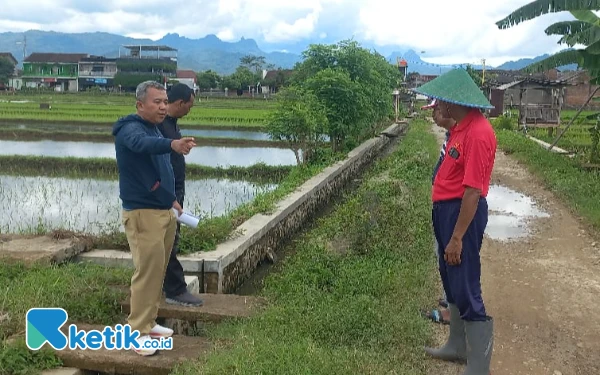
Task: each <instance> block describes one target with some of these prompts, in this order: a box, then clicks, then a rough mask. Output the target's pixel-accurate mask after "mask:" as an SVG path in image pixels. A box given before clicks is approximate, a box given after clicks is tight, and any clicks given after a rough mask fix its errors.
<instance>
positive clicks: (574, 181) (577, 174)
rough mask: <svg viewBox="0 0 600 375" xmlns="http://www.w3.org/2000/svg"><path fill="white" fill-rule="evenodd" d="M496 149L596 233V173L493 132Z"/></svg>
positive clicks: (599, 186)
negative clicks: (520, 166)
mask: <svg viewBox="0 0 600 375" xmlns="http://www.w3.org/2000/svg"><path fill="white" fill-rule="evenodd" d="M496 137H497V138H498V145H499V147H500V148H501V149H502V150H504V151H505V152H507V153H510V155H511V156H512V157H514V158H515V159H517V160H518V161H519V162H521V163H523V164H524V165H526V166H527V168H528V169H529V170H530V171H531V172H532V173H533V174H534V175H535V176H536V177H538V178H539V179H540V180H541V181H543V183H544V184H545V185H546V186H547V187H548V188H549V190H551V191H553V192H554V193H556V194H557V195H558V196H559V197H560V198H561V199H562V200H563V201H565V203H567V205H568V206H569V207H570V208H571V209H572V210H573V211H574V212H575V213H576V214H577V215H579V216H582V217H583V218H585V219H586V220H587V221H588V222H589V224H591V225H592V226H593V227H594V228H595V229H600V173H598V172H593V171H585V170H583V169H582V168H580V167H579V164H578V162H577V161H574V160H571V159H570V158H568V157H567V156H565V155H561V154H557V153H553V152H550V151H548V150H546V149H544V148H543V147H540V146H539V145H537V144H535V143H534V142H532V141H530V140H528V139H527V138H525V137H523V135H521V134H518V133H515V132H511V131H506V130H496Z"/></svg>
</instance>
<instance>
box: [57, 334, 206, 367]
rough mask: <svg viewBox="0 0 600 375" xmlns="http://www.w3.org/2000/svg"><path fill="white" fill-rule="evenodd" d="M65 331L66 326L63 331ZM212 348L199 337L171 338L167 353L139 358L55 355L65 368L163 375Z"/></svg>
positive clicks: (102, 353) (126, 353)
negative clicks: (171, 343) (171, 342)
mask: <svg viewBox="0 0 600 375" xmlns="http://www.w3.org/2000/svg"><path fill="white" fill-rule="evenodd" d="M77 328H78V329H80V330H82V329H83V330H91V329H96V330H99V331H102V330H103V329H104V326H99V325H87V324H77ZM63 330H65V333H67V332H66V331H68V327H67V328H66V329H65V328H63ZM211 347H212V345H211V344H210V343H209V342H208V340H207V339H205V338H202V337H189V336H179V335H175V336H173V348H172V349H171V350H163V351H158V352H157V354H155V355H153V356H149V357H143V356H140V355H139V354H137V353H135V352H134V351H133V350H107V349H99V350H77V349H76V350H70V349H68V348H67V349H65V350H60V351H55V353H56V355H57V356H58V357H59V358H60V359H61V360H62V361H63V365H64V366H65V367H72V368H77V369H82V370H88V371H97V372H102V373H109V374H136V375H137V374H140V375H141V374H144V375H167V374H169V373H170V372H171V370H172V369H173V368H174V367H175V366H176V365H177V364H179V363H181V362H183V361H186V360H195V359H197V358H199V357H201V356H202V355H203V354H204V353H206V351H208V350H210V349H211Z"/></svg>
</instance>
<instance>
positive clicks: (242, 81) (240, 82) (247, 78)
mask: <svg viewBox="0 0 600 375" xmlns="http://www.w3.org/2000/svg"><path fill="white" fill-rule="evenodd" d="M257 82H258V81H257V80H256V75H255V74H253V73H252V72H251V71H250V69H248V68H247V67H245V66H238V68H237V69H236V70H235V72H234V73H233V74H231V75H229V76H225V77H223V79H222V81H221V86H222V87H223V88H225V87H227V88H229V89H235V90H244V89H247V88H248V86H254V85H256V83H257Z"/></svg>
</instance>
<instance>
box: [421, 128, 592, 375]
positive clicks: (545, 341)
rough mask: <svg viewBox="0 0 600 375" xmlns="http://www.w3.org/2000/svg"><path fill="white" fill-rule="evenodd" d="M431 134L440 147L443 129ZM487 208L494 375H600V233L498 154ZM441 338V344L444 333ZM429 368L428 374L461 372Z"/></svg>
mask: <svg viewBox="0 0 600 375" xmlns="http://www.w3.org/2000/svg"><path fill="white" fill-rule="evenodd" d="M432 131H433V132H434V134H436V136H437V138H438V141H439V144H440V146H441V144H442V141H443V137H444V133H443V130H442V129H440V128H438V127H437V126H435V124H434V125H432ZM488 204H489V208H490V214H489V215H490V216H489V223H488V229H487V230H486V236H485V239H484V244H483V248H482V250H481V262H482V277H481V280H482V288H483V299H484V302H485V304H486V309H487V312H488V314H489V315H491V316H493V317H494V320H495V330H494V333H495V337H494V354H493V357H492V367H491V371H492V374H493V375H542V374H543V375H596V374H600V314H599V313H598V311H599V308H598V307H597V306H598V304H597V303H596V302H597V301H598V299H599V298H600V244H599V242H598V234H597V233H590V232H588V230H586V226H585V225H584V224H583V223H582V222H580V221H579V219H578V218H577V217H576V216H575V215H573V214H572V213H571V212H570V211H569V209H568V208H567V207H566V206H565V205H564V204H562V203H561V202H560V201H559V199H558V198H556V197H555V196H554V195H553V194H552V193H551V192H549V191H548V190H547V189H545V188H544V187H543V184H542V183H541V182H540V181H538V180H537V179H536V178H535V177H534V176H533V175H531V174H530V173H529V172H528V171H527V169H526V167H525V166H521V165H519V164H518V163H517V162H516V161H515V160H513V159H512V158H510V156H507V155H504V154H503V153H502V151H501V150H498V152H497V154H496V163H495V167H494V173H493V176H492V187H491V189H490V195H489V196H488ZM436 332H437V337H436V339H437V342H438V344H441V343H443V342H444V340H445V339H446V337H447V332H448V329H447V326H439V325H436ZM431 361H432V371H431V374H440V373H446V374H461V372H462V371H463V366H460V365H455V364H447V363H443V362H440V361H436V360H431ZM440 371H442V372H440Z"/></svg>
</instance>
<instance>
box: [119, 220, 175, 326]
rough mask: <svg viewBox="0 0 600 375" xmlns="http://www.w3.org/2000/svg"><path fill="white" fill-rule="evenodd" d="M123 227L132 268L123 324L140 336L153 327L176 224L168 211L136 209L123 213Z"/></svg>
mask: <svg viewBox="0 0 600 375" xmlns="http://www.w3.org/2000/svg"><path fill="white" fill-rule="evenodd" d="M123 226H124V227H125V235H126V236H127V242H128V243H129V249H130V251H131V256H132V258H133V265H134V266H135V272H134V274H133V277H132V278H131V301H130V305H131V310H130V314H129V317H128V319H127V321H128V323H129V325H130V326H131V329H132V330H138V331H140V336H144V335H147V334H148V333H149V332H150V330H151V329H152V328H153V327H154V325H155V324H156V318H157V315H158V307H159V306H160V300H161V298H162V287H163V281H164V279H165V272H166V270H167V264H168V262H169V256H170V255H171V249H172V248H173V241H174V239H175V229H176V227H177V220H176V218H175V214H174V213H173V211H172V210H171V209H169V210H152V209H140V210H131V211H123Z"/></svg>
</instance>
